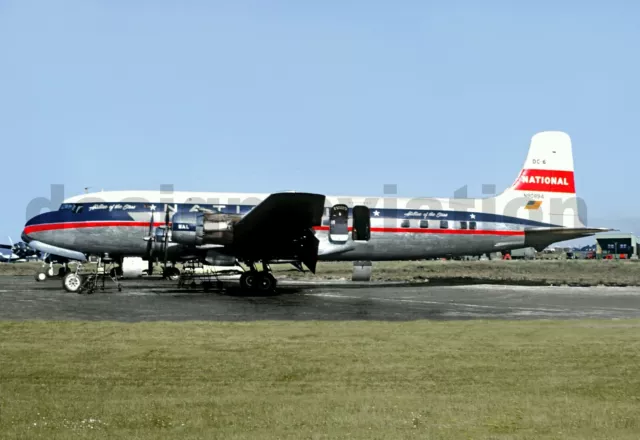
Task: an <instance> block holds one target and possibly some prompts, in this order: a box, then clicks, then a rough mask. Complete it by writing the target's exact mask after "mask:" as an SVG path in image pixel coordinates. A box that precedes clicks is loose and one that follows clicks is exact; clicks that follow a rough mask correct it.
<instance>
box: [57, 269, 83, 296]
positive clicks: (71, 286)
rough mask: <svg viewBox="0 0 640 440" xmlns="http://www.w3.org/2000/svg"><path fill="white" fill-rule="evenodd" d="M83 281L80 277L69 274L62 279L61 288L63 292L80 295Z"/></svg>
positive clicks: (76, 274) (72, 273) (73, 273)
mask: <svg viewBox="0 0 640 440" xmlns="http://www.w3.org/2000/svg"><path fill="white" fill-rule="evenodd" d="M83 281H84V280H83V278H82V275H80V274H78V273H75V272H69V273H68V274H66V275H65V276H64V278H63V279H62V287H64V290H66V291H67V292H71V293H80V289H81V288H82V282H83Z"/></svg>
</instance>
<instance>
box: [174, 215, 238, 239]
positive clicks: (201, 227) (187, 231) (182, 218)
mask: <svg viewBox="0 0 640 440" xmlns="http://www.w3.org/2000/svg"><path fill="white" fill-rule="evenodd" d="M240 219H241V216H239V215H230V214H220V213H210V212H178V213H176V214H174V215H173V218H172V220H171V241H173V242H174V243H180V244H183V245H187V246H201V245H203V244H221V245H225V244H231V242H232V241H233V226H234V225H235V224H236V223H237V222H238V221H240Z"/></svg>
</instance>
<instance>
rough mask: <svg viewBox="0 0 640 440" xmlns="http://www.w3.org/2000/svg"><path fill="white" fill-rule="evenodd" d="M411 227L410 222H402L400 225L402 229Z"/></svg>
mask: <svg viewBox="0 0 640 440" xmlns="http://www.w3.org/2000/svg"><path fill="white" fill-rule="evenodd" d="M409 226H411V225H410V223H409V220H402V223H400V227H401V228H408V227H409Z"/></svg>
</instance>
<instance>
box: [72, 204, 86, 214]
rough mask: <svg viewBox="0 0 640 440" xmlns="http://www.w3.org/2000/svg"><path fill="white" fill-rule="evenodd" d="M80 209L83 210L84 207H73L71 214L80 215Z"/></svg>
mask: <svg viewBox="0 0 640 440" xmlns="http://www.w3.org/2000/svg"><path fill="white" fill-rule="evenodd" d="M82 208H84V205H80V204H78V205H75V206H74V207H73V212H74V213H76V214H80V213H81V212H82Z"/></svg>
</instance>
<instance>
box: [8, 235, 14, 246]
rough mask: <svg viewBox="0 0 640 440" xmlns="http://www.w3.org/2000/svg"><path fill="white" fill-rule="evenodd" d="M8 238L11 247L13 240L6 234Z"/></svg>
mask: <svg viewBox="0 0 640 440" xmlns="http://www.w3.org/2000/svg"><path fill="white" fill-rule="evenodd" d="M7 237H8V238H9V243H11V247H13V240H12V239H11V237H10V236H7Z"/></svg>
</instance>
